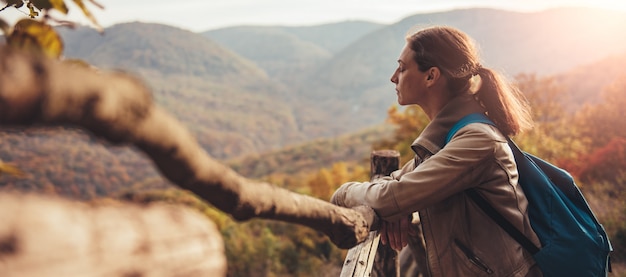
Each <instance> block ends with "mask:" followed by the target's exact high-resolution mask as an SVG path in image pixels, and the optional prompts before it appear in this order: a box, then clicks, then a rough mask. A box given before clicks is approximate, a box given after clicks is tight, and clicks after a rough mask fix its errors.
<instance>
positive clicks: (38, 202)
mask: <svg viewBox="0 0 626 277" xmlns="http://www.w3.org/2000/svg"><path fill="white" fill-rule="evenodd" d="M0 222H2V224H0V272H2V274H1V275H2V276H5V277H12V276H19V277H30V276H32V277H47V276H87V277H88V276H120V277H131V276H133V277H138V276H141V277H148V276H225V275H226V256H225V254H224V245H223V241H222V237H221V235H220V233H219V231H218V229H217V228H216V226H215V225H214V224H213V223H212V222H211V221H210V220H208V219H207V218H206V217H205V216H204V215H202V214H200V213H198V212H196V211H194V210H191V209H190V208H185V207H181V206H171V205H166V204H151V205H147V206H138V205H136V204H125V203H107V204H93V205H91V204H85V203H82V202H72V201H69V200H65V199H61V198H54V197H47V196H41V195H24V194H12V193H0Z"/></svg>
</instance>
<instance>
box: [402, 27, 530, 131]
mask: <svg viewBox="0 0 626 277" xmlns="http://www.w3.org/2000/svg"><path fill="white" fill-rule="evenodd" d="M407 42H408V43H409V45H410V47H411V49H412V50H413V51H414V52H415V57H414V59H415V61H416V62H417V65H418V67H419V69H420V70H421V71H423V72H424V71H426V70H428V69H429V68H431V67H437V68H439V70H440V71H441V73H442V75H444V76H446V78H447V80H448V83H447V86H448V88H449V90H450V91H451V92H452V93H454V94H457V95H458V94H461V93H470V87H471V84H472V83H471V82H470V79H472V77H473V76H475V75H479V76H480V79H481V81H482V84H481V86H480V88H479V89H478V90H477V91H476V92H475V94H474V96H475V98H476V100H477V101H479V102H480V103H481V105H483V107H485V109H486V112H487V115H488V116H489V118H490V119H491V120H493V122H494V123H496V125H497V126H498V128H499V129H500V131H501V132H502V133H503V134H505V135H507V136H512V135H515V134H518V133H520V132H522V131H524V130H527V129H530V128H531V127H532V125H533V121H532V117H531V113H530V106H529V105H528V102H527V101H526V98H525V97H524V96H523V95H522V93H521V92H520V91H519V89H518V88H517V87H515V86H514V85H513V84H511V83H510V82H508V81H507V80H506V78H504V76H502V74H500V73H498V72H496V71H494V70H492V69H489V68H485V67H482V66H481V65H480V62H479V56H478V52H477V50H476V46H475V44H474V42H473V41H472V40H471V38H470V37H469V36H468V35H467V34H465V33H463V32H461V31H460V30H458V29H455V28H452V27H447V26H435V27H429V28H426V29H422V30H420V31H418V32H416V33H414V34H411V35H409V36H407Z"/></svg>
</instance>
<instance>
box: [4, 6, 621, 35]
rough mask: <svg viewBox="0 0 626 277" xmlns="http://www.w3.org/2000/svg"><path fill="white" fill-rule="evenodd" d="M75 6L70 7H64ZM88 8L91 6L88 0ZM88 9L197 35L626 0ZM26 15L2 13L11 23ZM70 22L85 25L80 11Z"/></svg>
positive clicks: (104, 21) (101, 18) (106, 20)
mask: <svg viewBox="0 0 626 277" xmlns="http://www.w3.org/2000/svg"><path fill="white" fill-rule="evenodd" d="M66 2H72V1H66ZM85 2H89V0H85ZM96 2H97V3H99V4H100V5H102V6H104V9H100V8H97V7H96V6H94V5H89V3H88V6H89V7H90V8H91V11H92V12H93V13H94V15H95V17H96V19H97V20H98V22H99V23H100V25H102V26H103V27H108V26H111V25H114V24H117V23H123V22H131V21H141V22H150V23H163V24H167V25H172V26H176V27H179V28H183V29H187V30H190V31H195V32H202V31H207V30H211V29H217V28H222V27H228V26H236V25H287V26H303V25H317V24H324V23H332V22H340V21H346V20H366V21H372V22H377V23H383V24H391V23H395V22H397V21H400V20H401V19H403V18H405V17H407V16H411V15H414V14H418V13H429V12H437V11H446V10H452V9H462V8H472V7H488V8H498V9H506V10H514V11H521V12H532V11H540V10H545V9H548V8H554V7H561V6H587V7H598V8H606V9H611V10H621V11H624V12H626V0H428V1H424V0H177V1H163V0H131V1H128V0H96ZM18 16H24V14H22V13H19V12H16V11H15V9H7V10H5V11H3V12H0V18H3V19H5V20H6V21H11V20H14V19H15V18H17V17H18ZM70 19H71V20H72V21H78V22H81V23H86V20H84V16H82V14H80V13H79V12H78V10H77V8H76V7H74V6H70Z"/></svg>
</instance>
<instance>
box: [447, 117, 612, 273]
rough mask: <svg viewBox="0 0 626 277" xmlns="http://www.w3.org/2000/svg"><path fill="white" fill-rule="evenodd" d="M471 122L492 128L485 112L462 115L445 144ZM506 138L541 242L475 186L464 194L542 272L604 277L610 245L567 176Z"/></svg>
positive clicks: (609, 266) (585, 202)
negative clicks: (525, 251) (529, 234)
mask: <svg viewBox="0 0 626 277" xmlns="http://www.w3.org/2000/svg"><path fill="white" fill-rule="evenodd" d="M470 123H485V124H489V125H492V126H496V125H495V123H493V122H492V121H491V120H490V119H489V118H488V117H487V116H486V115H484V114H470V115H467V116H465V117H464V118H462V119H461V120H459V121H458V122H457V123H456V124H455V125H454V126H453V127H452V128H451V129H450V131H449V132H448V136H447V137H446V141H445V142H446V144H447V143H448V142H449V141H450V140H451V139H452V136H454V134H455V133H456V132H457V131H458V130H459V129H461V128H462V127H464V126H466V125H467V124H470ZM496 127H497V126H496ZM508 141H509V146H510V147H511V149H512V150H513V154H514V156H515V162H516V163H517V170H518V172H519V185H520V186H521V187H522V189H523V190H524V194H526V198H528V214H529V218H530V224H531V226H532V228H533V230H534V231H535V233H536V234H537V236H538V237H539V240H540V242H541V246H536V245H534V244H533V242H532V241H530V240H529V239H528V238H527V237H526V236H525V235H524V234H523V233H522V232H520V231H519V230H518V229H517V228H516V227H515V226H513V224H511V223H510V222H509V221H508V220H507V219H506V218H504V217H503V216H502V215H501V214H500V213H498V211H497V210H495V209H494V208H493V206H491V204H489V203H488V202H487V201H486V200H485V199H484V198H483V197H482V196H481V195H480V194H479V193H478V192H477V191H476V190H475V189H468V190H467V191H466V193H467V194H468V195H469V196H470V198H471V199H472V200H473V201H474V202H476V204H477V205H478V206H479V207H480V208H481V209H482V210H483V211H484V212H485V213H486V214H488V215H489V216H490V217H491V218H492V219H493V220H494V221H495V222H497V223H498V225H500V226H501V227H502V228H503V229H504V230H505V231H506V232H507V233H509V235H511V237H513V238H514V239H515V240H516V241H517V242H518V243H519V244H521V245H522V247H524V249H526V250H527V251H528V252H530V253H531V254H532V255H533V257H534V258H535V261H536V262H537V264H538V265H539V267H540V268H541V271H542V272H543V275H544V276H546V277H550V276H555V277H556V276H559V277H560V276H584V277H594V276H607V273H608V272H610V271H611V262H610V256H609V254H610V252H611V251H613V248H612V247H611V243H610V242H609V239H608V237H607V235H606V232H605V230H604V227H602V225H601V224H600V223H598V220H597V218H596V216H595V215H594V213H593V212H592V211H591V208H590V207H589V205H588V204H587V201H586V200H585V198H584V196H583V195H582V193H581V192H580V190H579V189H578V187H577V186H576V184H575V183H574V179H573V178H572V176H571V175H570V174H569V173H568V172H566V171H565V170H563V169H560V168H558V167H556V166H554V165H552V164H550V163H548V162H546V161H544V160H541V159H539V158H537V157H535V156H533V155H530V154H528V153H526V152H523V151H521V150H520V149H519V148H518V147H517V145H515V143H513V141H512V140H511V139H510V138H509V139H508Z"/></svg>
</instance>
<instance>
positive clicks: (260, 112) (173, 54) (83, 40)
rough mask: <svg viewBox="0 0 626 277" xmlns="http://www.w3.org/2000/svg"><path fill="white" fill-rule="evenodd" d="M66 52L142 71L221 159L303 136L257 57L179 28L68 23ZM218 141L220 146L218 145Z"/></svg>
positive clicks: (284, 95)
mask: <svg viewBox="0 0 626 277" xmlns="http://www.w3.org/2000/svg"><path fill="white" fill-rule="evenodd" d="M62 34H63V37H64V39H65V42H66V51H65V55H66V56H67V57H69V58H79V59H83V60H85V61H87V62H89V63H90V64H93V65H95V66H98V67H102V68H106V69H111V68H115V69H123V70H126V71H130V72H134V73H136V74H138V75H140V76H141V77H142V78H143V79H144V80H145V81H146V82H148V84H149V85H151V86H152V87H153V88H154V93H155V97H156V99H157V101H159V102H160V103H161V104H162V105H163V106H164V107H165V108H166V109H168V110H169V111H171V112H172V113H174V114H175V115H176V116H177V117H178V118H179V119H181V120H182V121H183V122H184V123H186V124H187V125H188V126H189V127H190V128H191V129H192V130H193V131H194V133H195V134H196V135H197V137H198V139H199V140H200V142H201V143H202V145H203V146H205V148H207V150H208V151H209V152H210V153H211V154H212V155H214V156H216V157H218V158H224V157H230V156H236V155H240V154H242V153H249V152H256V151H259V150H263V149H270V148H272V147H280V146H282V145H284V144H288V143H292V142H294V141H300V140H302V138H303V136H302V135H301V134H300V132H299V131H298V126H297V123H296V122H295V118H294V116H293V112H292V108H293V107H292V105H291V101H290V100H289V94H287V90H286V88H285V87H284V86H281V85H279V84H277V83H275V82H272V81H271V80H269V79H268V78H267V75H266V74H265V72H264V71H263V70H262V69H260V68H259V67H258V66H257V65H255V64H254V63H253V62H251V61H249V60H246V59H244V58H242V57H241V56H239V55H237V54H235V53H234V52H232V51H230V50H228V49H226V48H223V47H221V46H219V45H218V44H216V43H214V42H212V41H210V40H207V39H205V38H203V37H202V36H200V35H198V34H195V33H192V32H189V31H185V30H181V29H178V28H174V27H170V26H165V25H159V24H146V23H128V24H120V25H115V26H113V27H110V28H107V29H106V30H105V32H104V34H103V35H100V34H98V33H97V32H95V31H94V30H90V29H81V30H78V31H73V30H64V32H63V33H62ZM218 145H219V146H218Z"/></svg>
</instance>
